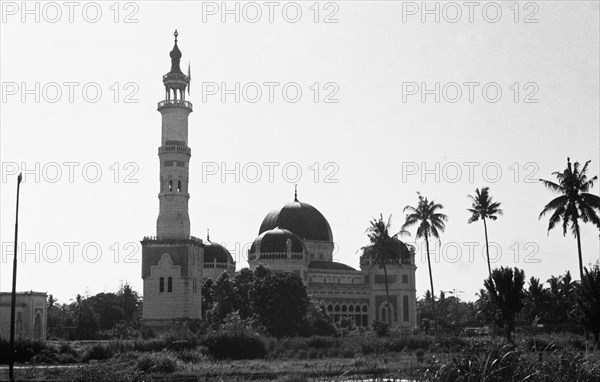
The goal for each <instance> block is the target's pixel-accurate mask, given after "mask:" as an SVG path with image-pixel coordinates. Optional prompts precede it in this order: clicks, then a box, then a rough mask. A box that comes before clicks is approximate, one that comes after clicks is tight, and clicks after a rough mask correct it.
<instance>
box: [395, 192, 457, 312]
mask: <svg viewBox="0 0 600 382" xmlns="http://www.w3.org/2000/svg"><path fill="white" fill-rule="evenodd" d="M417 194H418V195H419V204H417V207H416V208H415V207H412V206H408V205H407V206H406V207H404V210H403V212H407V211H408V212H409V213H408V214H406V221H405V222H404V224H403V225H402V231H406V229H407V228H409V227H411V226H413V225H416V224H418V227H417V234H416V238H417V239H419V238H421V237H423V238H425V248H426V250H427V266H428V267H429V284H430V286H431V306H432V310H433V314H434V315H435V292H434V290H433V276H432V274H431V259H430V258H429V237H433V238H435V239H438V240H439V239H440V232H444V229H446V224H445V222H447V221H448V217H447V216H446V215H444V214H442V213H440V212H438V211H440V210H441V209H443V208H444V206H442V205H441V204H439V203H435V202H434V201H433V200H432V201H431V202H430V201H429V200H427V198H426V197H424V196H423V195H421V194H420V193H418V192H417Z"/></svg>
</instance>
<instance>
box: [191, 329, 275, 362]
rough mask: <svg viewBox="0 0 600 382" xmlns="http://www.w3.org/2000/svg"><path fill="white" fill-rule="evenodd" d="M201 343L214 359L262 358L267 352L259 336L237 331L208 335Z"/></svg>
mask: <svg viewBox="0 0 600 382" xmlns="http://www.w3.org/2000/svg"><path fill="white" fill-rule="evenodd" d="M202 345H204V346H206V347H207V349H208V353H209V354H210V355H211V356H212V357H214V358H216V359H256V358H264V357H265V356H266V354H267V347H266V346H265V343H264V342H263V341H262V340H261V339H260V338H259V337H255V336H251V335H244V334H239V333H235V334H231V333H221V334H216V335H212V336H208V337H205V338H204V340H203V341H202Z"/></svg>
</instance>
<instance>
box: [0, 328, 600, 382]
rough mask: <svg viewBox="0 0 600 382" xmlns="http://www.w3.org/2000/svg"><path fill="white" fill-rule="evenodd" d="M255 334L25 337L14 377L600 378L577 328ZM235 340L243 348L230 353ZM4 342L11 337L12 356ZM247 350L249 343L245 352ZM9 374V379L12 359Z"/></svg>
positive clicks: (598, 357)
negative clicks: (494, 334) (462, 333)
mask: <svg viewBox="0 0 600 382" xmlns="http://www.w3.org/2000/svg"><path fill="white" fill-rule="evenodd" d="M248 338H252V337H251V336H247V337H246V336H241V337H240V336H234V337H233V339H232V337H231V336H230V335H225V334H224V335H222V336H221V337H218V338H217V340H215V338H212V339H211V338H186V339H177V338H174V337H168V336H164V337H159V338H156V339H151V340H136V341H103V342H69V343H67V342H47V343H46V344H43V345H42V344H35V343H29V344H23V346H22V347H21V348H20V351H21V352H22V353H21V354H22V357H23V358H22V359H25V358H27V357H30V358H29V359H28V360H27V361H26V362H23V363H19V364H17V366H18V367H17V369H16V371H15V377H16V379H17V380H48V381H50V380H74V381H149V380H172V381H200V380H202V381H329V380H335V381H345V380H365V379H381V378H389V379H392V380H401V379H409V380H423V381H424V380H427V381H463V380H469V379H471V380H482V378H485V380H486V381H523V380H527V381H598V380H600V351H599V350H597V349H596V350H595V351H594V350H592V349H593V347H592V342H591V341H590V340H588V341H587V342H586V341H584V340H583V337H582V336H579V335H575V334H559V335H537V336H527V335H523V334H521V335H518V336H517V338H516V340H515V344H514V345H511V344H507V343H505V342H504V341H503V340H502V339H501V338H489V337H455V336H452V337H447V336H438V337H434V336H427V335H400V334H397V333H392V334H391V335H390V336H388V337H376V336H374V335H373V334H372V333H360V334H357V335H354V336H348V337H310V338H288V339H280V340H277V339H272V338H258V341H257V338H252V340H251V341H248ZM225 340H226V341H225ZM219 341H221V342H219ZM224 344H225V345H224ZM223 346H224V347H225V349H224V348H223ZM229 347H235V348H236V349H233V350H234V351H233V352H230V353H227V352H226V351H230V350H231V349H229ZM5 349H6V348H5V343H3V345H2V350H3V352H2V354H3V357H2V358H3V360H5V359H6V358H5V357H4V354H6V353H4V350H5ZM240 349H243V350H244V352H243V353H239V352H236V351H238V350H240ZM224 352H225V353H224ZM261 352H262V353H261ZM228 355H230V356H228ZM232 358H254V359H232ZM3 363H4V361H3ZM1 374H2V375H1V377H0V378H1V379H2V380H7V377H8V371H7V368H6V367H5V366H4V365H3V367H2V373H1Z"/></svg>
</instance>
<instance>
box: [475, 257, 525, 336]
mask: <svg viewBox="0 0 600 382" xmlns="http://www.w3.org/2000/svg"><path fill="white" fill-rule="evenodd" d="M483 285H484V286H485V289H487V293H488V296H489V298H490V300H491V302H493V303H494V305H495V306H496V308H497V310H498V311H497V314H498V315H497V322H498V324H499V325H500V326H501V327H504V329H505V333H506V339H507V340H508V342H512V331H513V330H514V329H515V321H516V317H517V314H519V312H521V310H523V307H524V306H525V304H524V302H525V291H524V290H523V286H524V285H525V272H523V271H522V270H520V269H519V268H515V269H514V271H513V269H511V268H505V267H501V268H496V269H494V271H493V272H492V275H491V276H490V277H488V278H487V279H486V280H485V281H484V282H483Z"/></svg>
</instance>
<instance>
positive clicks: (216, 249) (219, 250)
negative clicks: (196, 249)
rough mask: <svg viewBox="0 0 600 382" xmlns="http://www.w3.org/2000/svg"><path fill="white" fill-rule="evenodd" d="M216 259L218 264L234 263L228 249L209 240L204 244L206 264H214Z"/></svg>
mask: <svg viewBox="0 0 600 382" xmlns="http://www.w3.org/2000/svg"><path fill="white" fill-rule="evenodd" d="M215 259H216V260H217V263H231V264H233V263H234V261H233V257H232V256H231V253H229V251H228V250H227V248H225V247H223V246H222V245H221V244H218V243H213V242H212V241H210V240H207V241H205V242H204V263H213V262H214V261H215Z"/></svg>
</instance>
